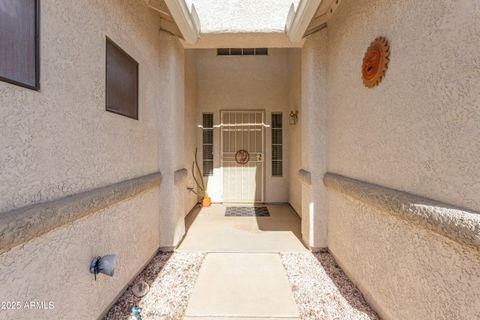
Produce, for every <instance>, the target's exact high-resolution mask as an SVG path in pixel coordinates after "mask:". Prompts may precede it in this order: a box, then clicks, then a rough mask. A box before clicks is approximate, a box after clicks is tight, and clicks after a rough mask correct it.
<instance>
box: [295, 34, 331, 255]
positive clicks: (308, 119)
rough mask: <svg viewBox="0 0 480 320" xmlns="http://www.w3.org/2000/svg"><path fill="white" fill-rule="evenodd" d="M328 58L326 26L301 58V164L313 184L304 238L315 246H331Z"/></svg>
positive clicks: (306, 190)
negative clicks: (327, 184)
mask: <svg viewBox="0 0 480 320" xmlns="http://www.w3.org/2000/svg"><path fill="white" fill-rule="evenodd" d="M327 58H328V57H327V30H326V29H323V30H321V31H319V32H317V33H315V34H313V35H311V36H309V37H308V39H307V41H306V42H305V45H304V47H303V48H302V57H301V105H302V107H301V113H299V117H300V118H301V119H302V122H301V127H300V136H301V139H300V143H301V144H302V147H301V153H300V154H301V167H302V168H303V169H304V170H307V171H309V172H310V174H311V185H306V184H302V210H301V211H302V237H303V240H304V241H305V243H306V244H307V245H308V246H310V247H311V248H313V249H318V248H325V247H327V230H328V228H327V218H328V210H327V202H326V190H325V187H324V185H323V182H322V178H323V175H324V174H325V172H326V169H327V121H328V120H327V100H328V99H327V98H328V96H327V70H328V68H327Z"/></svg>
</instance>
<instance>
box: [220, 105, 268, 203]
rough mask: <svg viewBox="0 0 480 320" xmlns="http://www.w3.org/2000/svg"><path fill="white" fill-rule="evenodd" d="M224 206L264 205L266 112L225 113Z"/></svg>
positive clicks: (222, 123)
mask: <svg viewBox="0 0 480 320" xmlns="http://www.w3.org/2000/svg"><path fill="white" fill-rule="evenodd" d="M220 118H221V124H220V128H221V129H220V130H221V134H220V136H221V151H220V152H221V159H220V161H221V167H222V179H223V183H222V186H223V188H222V189H223V192H222V194H223V196H222V200H223V201H224V202H263V201H264V200H263V197H264V196H263V195H264V190H263V181H264V154H265V152H264V150H265V143H264V132H265V127H264V118H265V115H264V112H263V111H222V112H221V117H220Z"/></svg>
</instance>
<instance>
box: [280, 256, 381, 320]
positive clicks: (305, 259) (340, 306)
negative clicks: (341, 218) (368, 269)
mask: <svg viewBox="0 0 480 320" xmlns="http://www.w3.org/2000/svg"><path fill="white" fill-rule="evenodd" d="M280 256H281V259H282V263H283V266H284V267H285V270H286V271H287V277H288V280H289V282H290V285H291V286H292V292H293V296H294V299H295V302H296V303H297V306H298V310H299V313H300V318H301V319H303V320H305V319H342V320H346V319H351V320H354V319H355V320H357V319H380V318H379V316H378V315H377V314H376V313H375V311H373V310H372V308H371V307H370V306H369V305H368V303H367V302H366V301H365V299H364V297H363V295H362V293H361V292H360V291H359V290H358V289H357V288H356V287H355V285H354V284H353V283H352V281H350V279H349V278H348V277H347V276H346V275H345V273H344V272H343V271H342V270H341V269H340V267H339V266H338V265H337V263H336V262H335V259H334V258H333V257H332V256H331V255H330V254H329V253H315V254H312V253H309V252H308V253H282V254H280Z"/></svg>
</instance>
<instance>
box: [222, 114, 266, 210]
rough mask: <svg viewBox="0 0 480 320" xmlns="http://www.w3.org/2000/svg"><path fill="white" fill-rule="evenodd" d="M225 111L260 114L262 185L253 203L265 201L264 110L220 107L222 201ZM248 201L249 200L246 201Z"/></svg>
mask: <svg viewBox="0 0 480 320" xmlns="http://www.w3.org/2000/svg"><path fill="white" fill-rule="evenodd" d="M227 112H258V113H260V114H261V115H262V123H261V124H262V139H261V141H262V154H263V156H262V162H263V163H262V166H261V167H262V174H261V179H260V180H261V183H262V187H261V190H260V194H261V198H260V200H259V201H255V203H264V202H265V185H266V183H265V170H266V168H265V164H266V162H265V159H266V156H265V150H266V145H265V136H266V135H265V127H266V124H265V110H259V109H245V110H241V109H231V110H229V109H221V110H220V124H219V127H220V148H219V150H220V156H219V159H220V192H221V195H222V203H223V202H225V201H224V198H223V115H224V114H225V113H227ZM248 202H250V201H248Z"/></svg>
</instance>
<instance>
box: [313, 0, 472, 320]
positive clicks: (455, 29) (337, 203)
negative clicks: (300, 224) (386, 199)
mask: <svg viewBox="0 0 480 320" xmlns="http://www.w3.org/2000/svg"><path fill="white" fill-rule="evenodd" d="M479 19H480V3H478V2H476V1H468V0H461V1H453V2H452V1H447V0H440V1H421V2H415V4H414V3H413V2H411V1H386V0H382V1H378V0H362V1H356V0H345V1H343V2H342V3H341V5H340V7H339V9H338V10H337V12H336V13H335V14H334V16H333V18H332V19H331V20H330V21H329V23H328V87H327V88H328V97H329V103H328V141H329V143H328V153H327V154H328V170H329V171H331V172H335V173H339V174H342V175H344V176H348V177H352V178H356V179H359V180H363V181H367V182H371V183H376V184H379V185H383V186H386V187H390V188H394V189H398V190H402V191H406V192H410V193H413V194H418V195H422V196H426V197H428V198H432V199H435V200H439V201H442V202H446V203H451V204H453V205H457V206H459V207H465V208H469V209H473V210H477V211H478V210H479V209H480V197H479V191H480V190H479V189H480V184H479V183H478V181H480V179H479V178H480V177H479V175H480V170H479V169H480V167H479V166H480V163H479V162H478V158H479V155H480V148H478V141H479V137H480V127H479V126H478V123H479V120H480V112H479V109H478V106H479V103H480V100H479V97H480V69H479V67H478V66H479V65H480V64H479V60H478V51H479V49H480V46H479V43H480V42H479V40H480V25H479V24H478V21H479ZM378 36H385V37H386V38H387V39H388V40H389V42H390V45H391V61H390V64H389V69H388V72H387V74H386V77H385V79H384V81H383V82H382V83H381V84H380V86H378V87H376V88H374V89H367V88H365V87H364V86H363V84H362V81H361V74H360V70H361V64H362V58H363V55H364V52H365V50H366V49H367V48H368V46H369V44H370V42H371V41H372V40H373V39H375V38H376V37H378ZM307 41H308V40H307ZM328 204H329V215H330V218H329V227H328V246H329V249H330V250H331V251H332V253H333V254H334V255H335V256H336V258H337V260H338V261H339V263H340V265H342V267H344V269H345V270H347V272H348V274H349V275H350V277H351V278H352V279H353V280H354V281H355V282H356V283H357V284H358V285H359V286H360V288H361V289H362V291H363V292H364V293H366V295H367V298H369V300H370V302H371V303H372V304H373V305H374V307H375V308H376V309H377V311H379V312H380V313H381V315H382V316H384V317H385V318H386V319H474V318H478V317H480V310H479V303H478V301H479V297H480V292H479V289H478V288H479V287H480V286H479V284H480V283H479V281H480V280H479V279H480V269H479V268H478V266H479V262H480V255H479V252H478V250H476V249H471V248H467V247H463V246H461V245H459V244H457V243H453V242H452V241H451V240H449V239H447V238H445V237H442V236H438V235H436V234H434V233H432V232H430V231H426V230H423V229H422V228H421V227H418V226H415V225H411V224H409V223H406V222H402V221H400V220H397V219H395V218H392V217H390V216H387V215H385V213H383V212H378V211H375V210H372V209H370V208H366V207H364V206H362V205H361V204H359V203H357V202H354V201H352V200H351V199H348V198H344V197H342V196H340V195H336V194H333V193H330V192H329V194H328Z"/></svg>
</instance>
